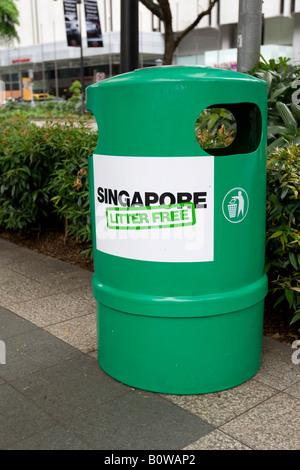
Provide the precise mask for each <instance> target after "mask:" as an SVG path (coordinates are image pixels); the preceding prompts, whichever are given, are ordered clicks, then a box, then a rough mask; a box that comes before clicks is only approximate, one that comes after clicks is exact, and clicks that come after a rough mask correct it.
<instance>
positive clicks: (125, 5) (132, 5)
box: [120, 0, 139, 73]
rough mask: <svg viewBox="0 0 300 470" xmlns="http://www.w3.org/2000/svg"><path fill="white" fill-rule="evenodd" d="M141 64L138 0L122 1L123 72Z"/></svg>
mask: <svg viewBox="0 0 300 470" xmlns="http://www.w3.org/2000/svg"><path fill="white" fill-rule="evenodd" d="M138 66H139V28H138V0H122V1H121V64H120V71H121V73H125V72H129V71H130V70H134V69H137V68H138Z"/></svg>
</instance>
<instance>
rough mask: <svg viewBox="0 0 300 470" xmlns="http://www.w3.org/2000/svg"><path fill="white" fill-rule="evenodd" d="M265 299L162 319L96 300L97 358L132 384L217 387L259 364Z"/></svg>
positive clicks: (197, 389) (162, 388)
mask: <svg viewBox="0 0 300 470" xmlns="http://www.w3.org/2000/svg"><path fill="white" fill-rule="evenodd" d="M263 312H264V301H261V302H259V303H257V304H256V305H253V306H251V307H248V308H246V309H243V310H239V311H235V312H232V313H226V314H221V315H214V316H203V317H196V318H195V317H193V318H161V317H153V316H144V315H136V314H128V313H125V312H120V311H118V310H115V309H112V308H109V307H107V306H105V305H103V304H100V303H97V323H98V362H99V364H100V366H101V368H102V369H103V370H104V371H105V372H106V373H107V374H108V375H110V376H111V377H113V378H114V379H116V380H118V381H119V382H122V383H124V384H126V385H129V386H131V387H134V388H139V389H142V390H148V391H152V392H159V393H168V394H180V395H189V394H201V393H209V392H217V391H221V390H225V389H228V388H232V387H234V386H236V385H239V384H241V383H243V382H245V381H246V380H248V379H249V378H251V377H252V376H253V375H255V374H256V372H257V371H258V369H259V367H260V360H261V346H262V334H263Z"/></svg>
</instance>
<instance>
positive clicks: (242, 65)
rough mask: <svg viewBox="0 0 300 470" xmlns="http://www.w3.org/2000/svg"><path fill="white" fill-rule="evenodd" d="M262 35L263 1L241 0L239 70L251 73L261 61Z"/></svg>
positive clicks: (238, 41)
mask: <svg viewBox="0 0 300 470" xmlns="http://www.w3.org/2000/svg"><path fill="white" fill-rule="evenodd" d="M261 35H262V0H251V1H249V0H239V23H238V31H237V70H238V71H239V72H249V70H251V69H252V68H253V67H254V65H255V64H256V62H258V61H259V53H260V45H261Z"/></svg>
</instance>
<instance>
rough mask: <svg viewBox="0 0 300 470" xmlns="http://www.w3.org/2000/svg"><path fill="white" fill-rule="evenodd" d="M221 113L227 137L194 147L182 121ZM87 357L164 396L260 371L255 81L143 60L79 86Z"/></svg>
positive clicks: (261, 275) (263, 113)
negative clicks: (87, 220) (88, 123)
mask: <svg viewBox="0 0 300 470" xmlns="http://www.w3.org/2000/svg"><path fill="white" fill-rule="evenodd" d="M209 107H218V108H220V107H221V108H225V109H227V110H229V111H230V112H231V113H232V114H233V116H234V117H235V120H236V124H237V132H236V137H235V139H234V141H233V142H232V143H231V144H230V145H229V146H228V147H226V148H221V149H220V148H219V149H217V148H216V149H211V148H210V149H203V148H201V147H200V146H199V144H198V141H197V139H196V136H195V123H196V120H197V118H198V116H199V115H200V113H201V112H202V111H203V110H205V109H206V108H209ZM87 108H88V109H89V110H91V111H92V112H93V114H94V115H95V118H96V120H97V124H98V129H99V139H98V144H97V147H96V149H95V151H94V154H93V155H92V156H90V157H89V184H90V203H91V216H92V232H93V252H94V266H95V268H94V270H95V272H94V275H93V281H92V283H93V295H94V297H95V299H96V300H97V321H98V361H99V364H100V366H101V367H102V369H103V370H104V371H105V372H106V373H108V374H109V375H110V376H112V377H113V378H115V379H116V380H118V381H120V382H123V383H125V384H127V385H130V386H132V387H136V388H140V389H145V390H149V391H154V392H161V393H171V394H198V393H207V392H214V391H219V390H224V389H227V388H230V387H233V386H236V385H238V384H241V383H242V382H244V381H246V380H248V379H249V378H250V377H252V376H253V375H254V374H255V373H256V372H257V370H258V369H259V367H260V358H261V343H262V328H263V310H264V298H265V295H266V293H267V277H266V274H265V272H264V251H265V212H266V201H265V199H266V123H267V92H266V84H265V82H263V81H261V80H258V79H255V78H253V77H251V76H248V75H244V74H240V73H237V72H232V71H226V70H220V69H212V68H205V67H199V66H194V67H184V66H169V67H153V68H145V69H139V70H135V71H133V72H129V73H125V74H122V75H118V76H115V77H113V78H109V79H106V80H103V81H102V82H99V83H96V84H94V85H91V86H89V87H88V88H87Z"/></svg>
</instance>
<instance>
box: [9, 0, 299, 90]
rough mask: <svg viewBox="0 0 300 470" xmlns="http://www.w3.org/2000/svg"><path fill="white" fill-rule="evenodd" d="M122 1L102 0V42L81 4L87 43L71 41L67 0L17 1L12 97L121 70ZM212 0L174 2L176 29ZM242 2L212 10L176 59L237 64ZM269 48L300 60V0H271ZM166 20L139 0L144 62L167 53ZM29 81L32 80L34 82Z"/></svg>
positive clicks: (226, 0) (265, 42)
mask: <svg viewBox="0 0 300 470" xmlns="http://www.w3.org/2000/svg"><path fill="white" fill-rule="evenodd" d="M120 2H121V0H96V3H97V6H98V13H99V19H100V27H101V36H102V38H101V39H102V45H101V46H100V47H88V38H89V37H90V36H89V35H90V34H91V31H90V30H89V28H90V27H89V25H88V21H87V17H86V10H85V4H84V0H82V2H81V4H80V5H78V6H77V8H78V10H77V12H78V15H77V21H76V22H75V23H76V24H75V26H76V27H77V28H79V29H80V30H81V37H82V53H81V48H80V47H72V46H70V45H68V42H67V34H66V32H67V29H68V27H69V26H68V25H67V23H66V18H65V10H64V5H65V4H64V0H16V5H17V7H18V9H19V13H20V26H19V27H18V34H19V38H20V42H19V43H14V44H10V45H8V44H2V45H1V46H0V80H1V81H2V84H3V83H4V84H5V94H4V96H5V97H6V98H7V97H15V98H16V97H19V96H21V97H22V96H23V97H24V93H23V92H24V88H26V86H27V85H26V83H28V81H32V83H33V89H34V92H36V93H43V92H44V93H50V94H51V95H53V96H56V97H61V96H66V97H67V96H68V89H69V87H70V85H71V84H72V82H73V81H74V80H80V79H81V69H80V64H81V57H82V58H83V59H82V60H83V72H84V84H85V86H87V85H90V84H91V83H94V82H95V81H97V80H100V79H103V78H106V77H109V76H112V75H115V74H118V73H119V70H120V68H119V67H120V23H121V21H120ZM209 2H210V0H170V5H171V9H172V16H173V28H174V31H180V30H182V29H184V28H185V27H186V26H188V25H189V24H190V23H191V22H192V21H193V20H194V19H195V18H196V16H197V14H198V13H199V12H201V11H202V10H204V9H206V8H207V7H208V5H209ZM238 9H239V0H219V2H218V3H217V5H216V6H215V7H214V8H213V10H212V12H211V14H210V15H208V16H206V17H205V18H203V20H202V21H201V22H200V23H199V25H198V26H197V27H196V28H195V29H194V30H193V31H192V32H190V33H189V34H188V35H187V36H186V37H185V38H184V40H183V41H182V42H181V43H180V45H179V47H178V49H177V50H176V51H175V54H174V60H173V62H174V64H183V65H188V64H197V65H209V66H215V67H223V68H231V69H235V68H236V61H237V49H236V43H237V23H238ZM262 20H263V32H262V39H261V44H262V46H261V53H262V55H263V56H264V57H265V58H266V59H267V60H268V59H270V58H277V57H279V56H284V57H290V58H291V60H292V61H293V62H294V63H300V0H264V2H263V18H262ZM163 53H164V29H163V24H162V23H161V22H160V21H159V20H158V18H157V17H156V16H154V15H153V14H152V13H151V12H150V11H149V10H148V9H147V8H146V7H145V6H144V5H143V4H142V3H141V2H139V66H140V67H146V66H153V65H156V64H157V61H158V60H159V59H161V58H162V57H163ZM26 79H27V80H26Z"/></svg>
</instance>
